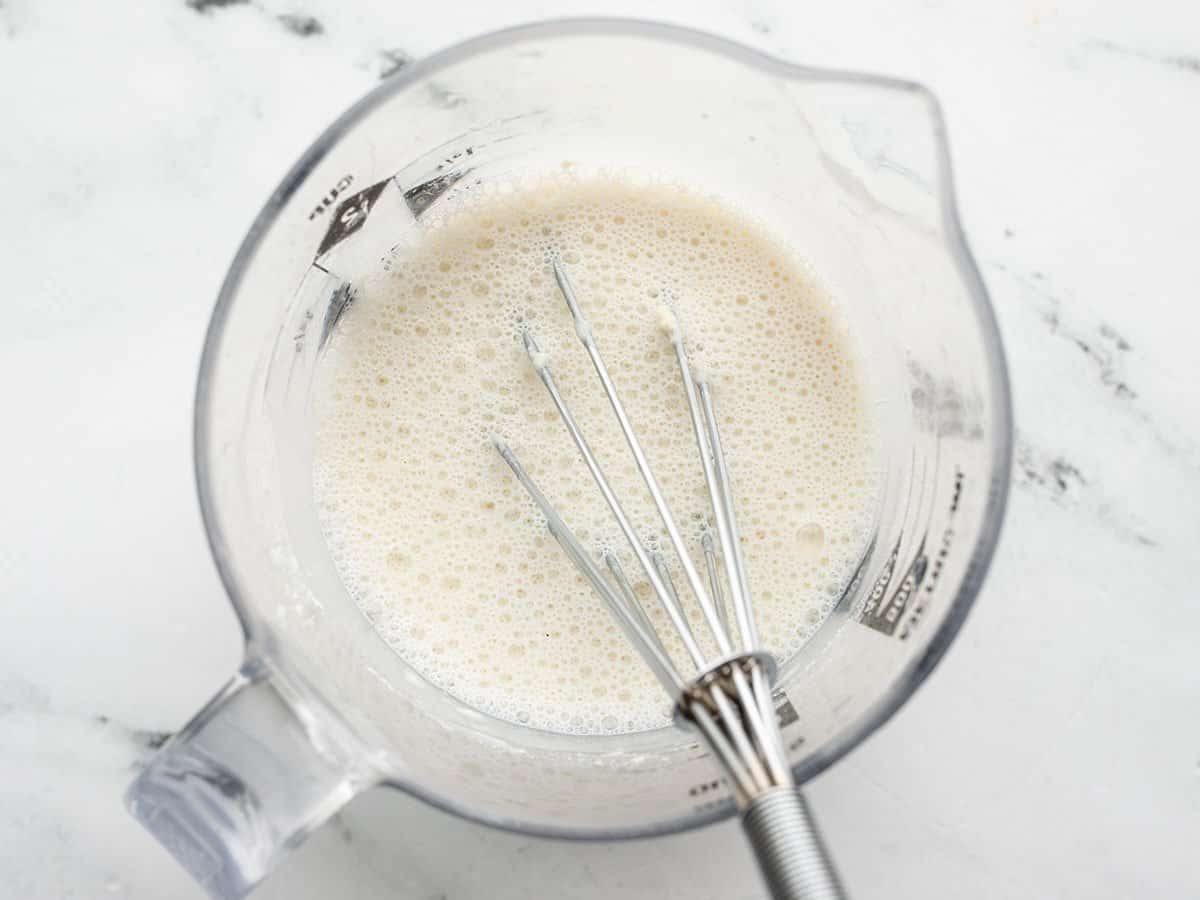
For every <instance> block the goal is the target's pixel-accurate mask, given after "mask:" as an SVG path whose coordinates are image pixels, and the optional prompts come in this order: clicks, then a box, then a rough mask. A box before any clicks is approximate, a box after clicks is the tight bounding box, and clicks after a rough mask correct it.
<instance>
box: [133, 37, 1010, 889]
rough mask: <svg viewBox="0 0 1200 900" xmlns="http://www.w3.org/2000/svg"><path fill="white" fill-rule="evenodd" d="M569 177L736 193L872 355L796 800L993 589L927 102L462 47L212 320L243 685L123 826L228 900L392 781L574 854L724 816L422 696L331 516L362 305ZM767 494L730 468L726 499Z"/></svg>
mask: <svg viewBox="0 0 1200 900" xmlns="http://www.w3.org/2000/svg"><path fill="white" fill-rule="evenodd" d="M564 161H569V162H571V163H572V164H574V165H576V166H577V167H579V168H581V169H585V170H586V169H589V168H600V167H607V168H609V169H610V170H611V169H612V168H613V167H614V164H617V166H619V168H628V169H629V170H630V171H641V172H655V173H666V174H669V175H670V176H671V177H672V178H675V179H678V180H679V181H680V182H684V183H688V184H691V185H694V186H697V187H699V188H700V189H702V190H705V191H710V192H712V193H714V194H717V195H722V196H726V197H729V198H730V199H731V200H733V201H734V202H735V204H736V205H737V206H738V207H740V208H743V209H746V210H749V211H751V212H752V213H753V214H754V216H755V217H756V218H758V219H759V220H761V221H762V222H763V224H764V225H765V226H766V227H768V228H769V229H770V231H771V232H772V233H773V234H774V235H776V236H777V237H778V238H779V239H781V240H782V241H784V242H786V243H787V244H789V245H790V246H792V247H793V248H796V250H797V251H798V252H799V253H801V254H802V255H803V257H804V258H805V259H806V260H807V261H808V263H809V264H810V265H811V267H812V269H813V271H814V272H815V273H816V275H817V277H819V278H820V280H821V281H822V282H823V283H824V285H825V286H826V287H827V289H828V290H829V293H830V295H831V297H832V298H833V300H834V302H835V303H836V304H837V305H838V307H839V309H840V311H841V314H842V315H843V317H844V318H845V320H846V322H847V324H848V326H849V327H850V330H851V331H852V332H853V333H854V335H855V337H856V340H857V343H858V348H859V351H860V354H861V356H862V359H863V362H864V369H865V372H864V375H865V378H866V380H867V382H868V388H869V392H870V393H871V394H872V396H873V397H874V398H875V400H876V402H877V405H878V425H879V428H880V431H881V446H882V452H883V457H882V464H883V466H884V479H883V490H882V494H881V497H880V505H879V509H878V512H877V516H876V526H875V530H874V535H873V538H872V540H871V543H870V545H869V548H868V551H867V553H866V556H865V558H864V560H863V562H862V565H861V567H860V569H859V571H858V575H857V577H856V578H855V579H854V581H853V582H852V583H851V584H850V585H849V586H848V587H847V589H846V591H845V593H844V595H843V596H842V598H841V600H840V602H839V603H838V605H837V607H836V609H835V611H834V612H833V614H832V615H831V616H830V617H829V618H828V619H827V620H826V622H825V623H824V624H823V625H822V627H821V628H820V630H819V632H818V634H817V635H816V636H815V637H814V638H813V640H812V641H811V642H810V643H809V644H808V645H807V646H806V647H805V648H804V649H803V650H802V651H801V653H800V654H798V656H797V657H796V658H794V659H793V660H791V661H789V662H788V663H787V665H785V666H784V667H782V669H781V671H780V673H779V680H778V685H777V693H776V698H777V707H778V710H779V714H780V717H781V722H782V725H783V736H784V742H785V744H786V746H787V752H788V756H789V759H790V761H791V763H792V765H793V766H794V767H795V770H796V773H797V777H798V780H800V781H801V782H802V781H804V780H805V779H807V778H809V777H811V776H812V775H813V774H815V773H816V772H818V771H820V770H821V769H822V768H824V767H825V766H827V765H829V764H830V763H831V762H832V761H834V760H835V759H837V758H838V757H839V756H840V755H841V754H843V753H845V752H846V751H847V750H848V749H849V748H850V747H852V746H853V745H855V744H856V743H857V742H858V741H860V740H862V739H863V738H864V737H865V736H866V735H867V734H869V733H870V732H871V731H872V730H873V729H874V728H875V727H877V726H878V725H879V724H881V723H882V722H883V721H884V720H885V719H886V718H887V717H888V716H889V715H890V714H891V713H892V712H893V711H894V710H895V709H896V708H897V707H898V706H899V705H900V704H901V703H902V702H903V701H904V700H905V699H906V698H907V697H908V696H909V695H910V694H911V693H912V691H913V690H914V689H915V688H916V686H917V684H918V683H919V682H920V680H921V679H922V678H923V677H924V675H925V674H927V672H928V671H929V670H930V669H931V667H932V666H933V665H934V663H935V662H936V660H937V659H938V657H939V656H940V655H941V653H942V652H943V651H944V650H945V648H946V646H947V644H948V643H949V641H950V639H951V638H952V637H953V635H954V633H955V632H956V631H957V629H958V627H959V625H960V624H961V621H962V619H963V617H964V616H965V614H966V611H967V608H968V607H969V606H970V603H971V601H972V599H973V598H974V596H975V594H976V592H977V590H978V587H979V583H980V580H981V578H982V575H983V572H984V569H985V568H986V565H987V562H988V560H989V558H990V556H991V552H992V549H993V546H994V544H995V541H996V537H997V531H998V528H999V523H1000V518H1001V514H1002V510H1003V506H1004V500H1005V490H1006V485H1007V477H1008V465H1009V456H1010V451H1011V446H1010V444H1011V422H1010V410H1009V398H1008V385H1007V381H1006V376H1005V371H1004V363H1003V358H1002V354H1001V350H1000V345H999V339H998V336H997V333H996V328H995V324H994V321H993V318H992V314H991V310H990V308H989V306H988V303H987V299H986V296H985V294H984V291H983V288H982V285H981V283H980V280H979V278H978V275H977V273H976V271H975V268H974V265H973V263H972V261H971V259H970V257H969V255H968V252H967V249H966V247H965V244H964V242H963V238H962V235H961V233H960V230H959V228H958V225H957V221H956V215H955V211H954V205H953V196H952V188H951V184H950V173H949V168H948V157H947V152H946V147H945V142H944V134H943V125H942V121H941V117H940V113H939V111H938V108H937V105H936V102H935V101H934V100H933V98H932V97H931V95H930V94H929V93H928V92H927V91H925V90H924V89H922V88H920V87H919V86H916V85H913V84H909V83H904V82H898V81H891V80H885V79H875V78H870V77H864V76H857V75H846V74H837V73H827V72H819V71H814V70H807V69H802V68H798V67H795V66H791V65H788V64H785V63H782V62H779V61H777V60H773V59H770V58H768V57H764V56H762V55H760V54H758V53H756V52H754V51H750V50H748V49H746V48H743V47H740V46H737V45H734V44H730V43H728V42H725V41H722V40H719V39H716V38H711V37H707V36H703V35H699V34H695V33H691V32H686V31H681V30H679V29H674V28H669V27H666V26H652V25H647V24H638V23H616V22H576V23H552V24H548V25H539V26H531V27H526V28H520V29H515V30H512V31H508V32H503V33H500V34H496V35H491V36H488V37H484V38H481V39H477V40H475V41H472V42H469V43H467V44H464V45H460V46H458V47H455V48H453V49H451V50H448V51H446V52H443V53H441V54H439V55H437V56H435V57H433V58H431V59H429V60H427V61H424V62H421V63H417V64H414V65H411V66H409V67H407V68H405V69H403V70H401V72H400V73H399V75H397V76H396V77H393V78H392V79H390V80H389V81H387V82H386V83H384V84H383V85H381V86H380V87H379V88H378V89H377V90H376V91H374V92H373V93H372V94H370V95H369V96H368V97H367V98H365V99H364V100H363V101H361V102H360V103H359V104H358V105H357V106H355V107H354V108H353V109H351V110H350V111H349V112H348V113H347V114H346V115H344V116H343V117H342V118H341V119H340V120H339V121H338V122H336V123H335V124H334V125H333V126H332V127H331V128H330V129H329V131H327V132H326V133H325V134H324V135H323V136H322V137H321V138H320V139H319V140H318V141H317V143H316V144H315V145H314V146H313V147H312V148H311V149H310V150H309V151H308V153H306V154H305V156H304V158H303V159H302V160H301V161H300V163H299V164H298V165H297V166H296V167H295V168H294V169H293V170H292V172H291V173H290V174H289V175H288V177H287V178H286V179H285V181H284V182H283V184H282V185H281V186H280V188H279V189H278V190H277V191H276V192H275V194H274V195H272V197H271V199H270V201H269V202H268V204H267V206H266V208H265V209H264V210H263V212H262V213H261V215H260V216H259V218H258V220H257V221H256V222H255V224H254V226H253V228H252V230H251V232H250V234H249V236H248V237H247V239H246V241H245V243H244V244H243V246H242V248H241V250H240V252H239V254H238V256H237V259H236V260H235V262H234V264H233V267H232V270H231V272H230V274H229V276H228V278H227V280H226V282H225V285H224V287H223V289H222V293H221V296H220V299H219V302H218V305H217V309H216V312H215V314H214V317H213V321H212V325H211V329H210V332H209V336H208V341H207V345H206V347H205V353H204V359H203V368H202V372H201V375H200V385H199V393H198V409H197V433H196V453H197V469H198V478H199V485H200V494H201V501H202V505H203V511H204V516H205V521H206V524H207V527H208V531H209V535H210V539H211V543H212V547H213V552H214V555H215V557H216V560H217V563H218V566H219V567H220V570H221V574H222V576H223V578H224V581H225V584H226V586H227V588H228V590H229V593H230V596H231V598H232V601H233V604H234V606H235V608H236V609H237V612H238V615H239V616H240V619H241V622H242V625H243V628H244V630H245V633H246V641H247V662H246V664H245V666H244V668H243V670H242V672H241V673H239V675H238V676H237V677H236V678H235V679H234V681H233V682H231V684H230V685H229V686H228V687H227V688H226V689H225V691H223V692H222V694H221V695H220V696H218V697H217V698H216V699H215V700H214V701H213V702H212V703H211V704H210V705H209V706H208V707H207V708H206V709H205V710H204V711H202V712H201V713H200V714H199V715H198V716H197V717H196V719H195V720H193V722H192V723H191V724H190V725H189V726H188V727H187V728H186V729H185V730H184V731H183V732H182V733H181V734H180V735H179V736H178V737H177V738H176V739H175V740H174V741H173V742H172V744H171V745H169V746H168V747H167V748H165V750H164V752H163V754H162V755H161V756H160V757H158V758H156V759H155V760H154V761H153V762H152V763H151V765H150V767H149V768H148V769H147V770H146V772H145V773H143V775H142V776H141V777H140V778H139V780H138V782H136V783H135V785H134V786H133V788H132V789H131V792H130V798H129V799H130V804H131V807H132V808H133V810H134V812H135V814H136V815H137V816H138V817H139V818H140V819H141V820H142V821H143V822H145V823H146V824H147V826H148V827H150V829H151V830H152V831H154V832H155V833H156V835H157V836H158V837H159V838H160V840H162V841H163V843H164V844H165V845H167V846H168V848H169V849H171V850H172V852H174V853H175V854H176V856H177V857H179V859H180V860H181V862H183V863H184V864H185V865H186V866H187V867H188V868H189V870H191V871H192V873H193V875H195V876H196V877H197V878H198V880H200V881H201V882H202V883H204V884H205V885H206V886H207V887H208V888H209V889H210V890H211V891H213V892H214V893H215V894H217V895H218V896H238V895H240V893H243V892H244V891H245V890H248V889H249V887H250V886H252V885H253V884H254V883H255V882H256V881H257V880H258V879H259V878H260V877H261V876H262V875H263V874H264V873H265V872H266V871H267V870H268V869H269V868H270V867H271V865H273V863H274V861H275V859H276V858H277V857H278V855H279V853H280V852H281V850H282V849H283V848H284V847H285V846H287V845H291V844H294V843H295V842H296V841H297V840H298V839H299V838H300V837H302V836H303V835H304V834H305V833H306V832H307V831H308V830H311V828H313V827H316V825H318V824H320V822H321V821H323V820H324V819H325V818H326V817H327V816H328V815H330V814H331V813H332V812H334V811H336V809H337V808H338V807H340V806H341V805H342V804H344V803H345V802H346V801H347V800H348V799H349V797H351V796H352V795H353V794H354V793H355V792H357V791H358V790H361V789H363V788H364V787H366V786H369V785H371V784H378V783H386V784H390V785H393V786H396V787H399V788H401V789H403V790H406V791H409V792H411V793H415V794H418V795H420V796H422V797H424V798H425V799H427V800H429V801H430V802H432V803H435V804H437V805H438V806H441V807H444V808H447V809H450V810H452V811H455V812H458V813H461V814H464V815H467V816H470V817H472V818H475V819H479V820H482V821H485V822H488V823H491V824H495V825H500V826H503V827H508V828H513V829H518V830H521V831H527V832H535V833H545V834H552V835H558V836H569V837H585V838H607V837H622V836H633V835H645V834H651V833H657V832H667V831H673V830H678V829H682V828H686V827H689V826H694V825H697V824H701V823H704V822H707V821H711V820H713V819H715V818H720V817H722V816H725V815H728V814H729V813H731V812H732V811H733V803H732V799H731V795H730V792H729V790H728V788H727V786H726V785H725V784H724V783H723V782H722V781H720V780H719V779H718V775H717V773H718V768H717V766H716V764H715V763H714V761H713V760H711V759H709V758H708V756H709V754H708V751H707V749H706V748H705V747H703V746H701V745H700V743H699V742H698V741H697V740H695V738H694V736H693V735H692V734H690V733H688V732H686V731H683V730H679V729H675V728H665V729H661V730H659V731H654V732H646V733H640V734H630V735H619V736H594V737H582V736H569V735H558V734H551V733H548V732H542V731H536V730H533V729H529V728H523V727H519V726H517V725H514V724H510V723H507V722H503V721H499V720H497V719H495V718H492V717H489V716H486V715H483V714H481V713H479V712H477V711H476V710H474V709H471V708H470V707H467V706H465V705H463V704H461V703H459V702H457V701H456V700H454V699H453V698H452V697H450V696H448V695H447V694H445V693H443V692H442V691H440V690H438V689H436V688H434V687H433V686H431V685H430V684H428V683H427V682H426V681H424V679H423V678H421V677H420V676H419V675H418V674H417V673H416V672H415V671H413V670H412V669H411V668H409V667H408V666H407V665H406V664H405V663H404V662H403V661H402V660H401V659H400V658H399V657H398V656H397V655H396V654H395V653H394V651H392V650H391V649H390V648H389V647H388V646H387V645H386V644H385V642H384V641H383V640H382V639H381V638H380V637H379V636H378V635H377V634H376V632H375V631H374V629H373V628H372V626H371V625H370V623H369V622H368V621H367V620H366V619H365V617H364V616H363V615H362V614H361V613H360V611H359V610H358V608H357V607H356V605H355V604H354V602H353V601H352V599H351V598H350V597H349V596H348V594H347V591H346V589H345V587H344V586H343V584H342V582H341V580H340V579H339V577H338V574H337V572H336V570H335V568H334V565H333V563H332V560H331V559H330V555H329V552H328V550H327V548H326V546H325V543H324V539H323V537H322V534H321V529H320V526H319V523H318V521H317V518H316V513H315V510H314V505H313V496H312V482H311V468H310V465H311V452H312V447H311V442H312V432H313V423H312V408H311V405H310V399H311V398H310V387H311V384H312V380H313V376H314V372H315V371H316V370H317V368H318V367H319V366H320V365H321V359H322V349H323V347H324V345H325V342H326V341H327V339H328V338H329V336H330V334H331V332H332V330H333V329H334V327H335V325H336V322H337V320H338V317H339V316H340V315H341V314H342V313H343V311H344V310H345V309H346V308H347V306H348V304H350V303H352V301H353V297H354V292H355V285H356V284H357V283H359V282H360V281H361V280H362V279H363V278H364V277H366V276H368V275H370V274H372V273H375V272H377V271H378V269H379V266H380V263H381V260H382V259H383V258H384V257H385V256H386V255H387V254H388V253H389V252H390V251H391V249H392V248H393V247H394V246H396V245H397V244H399V243H402V242H403V241H404V239H405V237H406V236H408V235H411V234H412V233H413V232H414V230H415V229H416V228H417V227H418V223H419V221H420V219H421V217H422V216H424V215H426V214H428V213H429V211H430V210H432V209H436V208H437V207H438V206H439V204H444V203H446V202H448V201H449V200H451V199H452V198H453V197H454V196H455V195H456V194H457V193H459V192H463V191H467V192H478V191H484V190H487V189H488V186H489V185H493V184H496V183H499V182H501V181H504V180H507V179H508V178H510V177H511V176H514V175H519V174H521V173H527V172H544V171H547V170H553V169H558V168H559V167H560V166H561V165H562V163H563V162H564ZM398 415H401V416H402V415H403V411H402V410H401V411H398ZM745 477H751V476H750V475H749V473H740V474H739V473H738V472H737V471H734V472H733V480H734V483H735V485H736V482H737V480H738V479H739V478H745ZM580 478H581V479H585V480H586V478H587V475H586V472H585V471H584V470H583V469H582V468H581V470H580ZM563 564H564V565H566V564H567V563H566V562H565V560H564V561H563ZM750 576H751V585H753V572H751V573H750Z"/></svg>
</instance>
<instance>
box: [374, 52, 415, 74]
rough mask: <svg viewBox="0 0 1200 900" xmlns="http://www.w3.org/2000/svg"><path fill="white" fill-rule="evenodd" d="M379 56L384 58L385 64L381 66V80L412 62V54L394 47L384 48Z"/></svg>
mask: <svg viewBox="0 0 1200 900" xmlns="http://www.w3.org/2000/svg"><path fill="white" fill-rule="evenodd" d="M379 56H380V58H381V59H382V60H383V64H382V65H381V66H380V67H379V78H380V80H382V79H384V78H387V77H388V76H389V75H394V74H395V73H396V72H399V71H400V70H401V69H403V68H404V67H405V66H407V65H408V64H409V63H411V62H412V57H411V56H409V55H408V54H407V53H405V52H404V51H403V50H399V49H396V48H394V47H393V48H391V49H389V50H384V51H383V52H382V53H380V54H379Z"/></svg>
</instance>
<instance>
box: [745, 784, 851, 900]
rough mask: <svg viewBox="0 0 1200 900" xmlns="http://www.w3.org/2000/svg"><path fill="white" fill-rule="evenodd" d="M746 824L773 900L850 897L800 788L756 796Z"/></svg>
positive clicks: (780, 788)
mask: <svg viewBox="0 0 1200 900" xmlns="http://www.w3.org/2000/svg"><path fill="white" fill-rule="evenodd" d="M742 827H743V828H745V830H746V835H747V837H749V838H750V845H751V846H752V847H753V848H754V855H755V856H756V857H757V858H758V867H759V869H760V870H761V871H762V874H763V879H764V880H765V881H766V883H767V888H768V889H769V890H770V892H771V897H772V900H846V893H845V891H844V890H842V885H841V881H840V880H839V879H838V876H837V872H836V871H835V870H834V868H833V862H832V861H831V860H830V858H829V853H828V851H826V849H825V843H824V841H822V840H821V835H820V833H819V832H818V831H817V825H816V822H814V821H813V818H812V814H811V813H810V812H809V810H808V804H807V803H806V802H805V800H804V796H803V795H802V794H801V793H800V791H798V790H796V789H795V788H790V787H777V788H772V789H770V790H768V791H765V792H764V793H762V794H760V795H759V796H757V797H755V798H754V800H752V801H751V803H750V805H749V807H748V808H747V809H746V811H745V813H743V814H742Z"/></svg>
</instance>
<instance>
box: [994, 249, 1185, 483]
mask: <svg viewBox="0 0 1200 900" xmlns="http://www.w3.org/2000/svg"><path fill="white" fill-rule="evenodd" d="M991 268H992V269H994V270H996V271H998V272H1002V273H1004V274H1005V275H1007V276H1008V277H1009V278H1011V279H1012V280H1013V281H1014V282H1016V284H1017V285H1018V286H1019V287H1021V288H1022V290H1023V293H1024V294H1025V295H1026V297H1027V298H1028V299H1029V300H1030V301H1032V304H1033V308H1034V312H1035V313H1036V315H1037V316H1038V318H1040V319H1041V320H1042V322H1043V323H1044V324H1045V325H1046V327H1047V329H1048V331H1049V333H1050V334H1051V335H1052V336H1054V337H1056V338H1059V339H1061V340H1063V341H1066V342H1067V343H1068V344H1070V345H1071V346H1072V347H1074V348H1075V349H1076V350H1077V351H1078V352H1080V353H1082V354H1083V355H1084V357H1086V359H1087V361H1088V362H1089V363H1090V364H1091V365H1092V366H1093V368H1094V369H1095V371H1096V374H1097V380H1098V382H1099V384H1100V385H1101V386H1102V387H1103V388H1104V390H1105V392H1106V393H1108V394H1109V395H1111V396H1112V397H1113V398H1114V400H1115V401H1116V404H1117V409H1119V410H1121V411H1122V412H1123V413H1124V414H1125V415H1127V416H1129V417H1130V418H1132V419H1133V420H1134V421H1135V422H1138V423H1139V424H1141V425H1143V426H1144V427H1145V428H1146V429H1147V432H1148V433H1149V434H1150V435H1151V436H1152V437H1153V439H1154V441H1155V443H1157V444H1158V446H1159V448H1160V449H1161V450H1162V451H1163V453H1164V454H1166V455H1167V456H1168V457H1170V458H1171V459H1174V460H1176V461H1178V462H1180V463H1181V464H1182V465H1184V466H1185V467H1187V468H1188V469H1191V470H1192V471H1193V472H1200V446H1197V444H1196V443H1195V442H1194V441H1193V440H1191V439H1190V438H1188V437H1186V436H1177V435H1176V434H1173V433H1172V432H1174V431H1176V430H1177V429H1175V428H1172V427H1171V426H1170V425H1168V424H1164V423H1162V422H1160V421H1159V420H1158V418H1157V417H1155V416H1154V415H1152V414H1151V413H1150V412H1149V411H1148V410H1147V409H1146V406H1145V405H1144V403H1143V401H1144V400H1148V399H1150V398H1143V397H1141V396H1140V392H1139V391H1138V390H1137V389H1136V388H1134V387H1133V386H1132V385H1131V384H1130V381H1129V379H1128V377H1127V376H1126V375H1125V364H1126V362H1127V360H1128V358H1129V356H1130V354H1131V353H1132V351H1133V349H1134V348H1133V346H1132V344H1130V342H1129V341H1128V340H1126V339H1125V337H1123V336H1122V334H1121V333H1120V332H1119V331H1118V330H1117V328H1116V327H1115V326H1113V325H1112V324H1111V323H1108V322H1104V321H1097V322H1084V321H1081V319H1080V317H1079V316H1077V315H1073V314H1071V313H1070V312H1068V310H1066V309H1065V308H1064V305H1063V302H1062V300H1061V299H1060V298H1059V296H1058V295H1057V294H1056V293H1055V292H1054V291H1053V290H1052V289H1051V287H1050V285H1049V284H1048V283H1047V280H1046V277H1045V275H1044V274H1043V273H1042V272H1037V271H1034V272H1032V273H1031V274H1028V275H1026V274H1023V273H1021V272H1018V271H1016V270H1014V269H1012V268H1010V267H1009V266H1007V265H1005V264H1003V263H993V264H992V265H991ZM1162 408H1166V409H1169V408H1170V401H1169V400H1166V401H1164V403H1163V405H1162Z"/></svg>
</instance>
